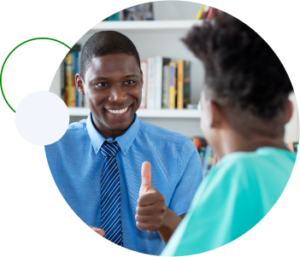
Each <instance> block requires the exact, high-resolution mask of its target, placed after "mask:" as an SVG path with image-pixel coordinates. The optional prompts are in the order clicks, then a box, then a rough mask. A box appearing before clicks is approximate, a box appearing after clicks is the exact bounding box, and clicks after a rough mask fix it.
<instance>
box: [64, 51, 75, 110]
mask: <svg viewBox="0 0 300 257" xmlns="http://www.w3.org/2000/svg"><path fill="white" fill-rule="evenodd" d="M65 64H66V70H65V72H66V93H67V106H68V107H74V106H75V104H74V103H75V101H74V100H75V97H74V93H75V92H73V89H74V87H73V72H72V54H71V53H68V54H67V56H66V57H65Z"/></svg>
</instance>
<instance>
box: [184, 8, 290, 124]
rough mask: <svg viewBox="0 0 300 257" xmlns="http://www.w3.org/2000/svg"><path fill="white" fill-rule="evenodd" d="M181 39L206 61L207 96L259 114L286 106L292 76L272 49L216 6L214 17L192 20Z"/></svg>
mask: <svg viewBox="0 0 300 257" xmlns="http://www.w3.org/2000/svg"><path fill="white" fill-rule="evenodd" d="M183 42H184V43H185V44H186V45H187V47H188V48H189V49H190V50H191V51H192V52H193V53H194V54H195V56H196V57H197V58H198V59H200V60H201V61H202V62H203V64H204V67H205V70H206V75H205V92H207V95H208V97H209V98H210V99H211V100H214V101H215V102H216V103H219V104H220V105H221V106H222V107H224V108H226V107H229V109H231V110H232V109H237V108H238V109H240V110H243V111H245V110H247V111H249V113H251V115H254V116H255V117H259V118H262V119H263V120H271V119H272V118H274V117H276V115H277V114H278V112H279V111H280V110H285V107H286V104H287V101H288V96H289V93H290V92H292V91H293V87H292V84H291V82H290V79H289V77H288V75H287V73H286V71H285V69H284V67H283V65H282V63H281V62H280V60H279V59H278V57H277V55H276V54H275V53H274V51H273V50H272V49H271V48H270V46H269V45H268V44H267V43H266V42H265V41H264V40H263V39H262V38H261V37H260V36H259V35H258V34H257V33H256V32H255V31H254V30H252V29H251V28H250V27H249V26H247V25H246V24H244V23H243V22H241V21H240V20H238V19H236V18H234V17H233V16H231V15H229V14H227V13H224V12H216V13H215V17H214V19H212V20H206V21H205V22H204V24H202V25H201V26H194V27H193V28H192V29H191V30H190V31H189V33H188V35H187V36H186V38H185V39H183ZM228 113H230V112H228ZM235 118H236V117H235ZM232 119H233V118H232Z"/></svg>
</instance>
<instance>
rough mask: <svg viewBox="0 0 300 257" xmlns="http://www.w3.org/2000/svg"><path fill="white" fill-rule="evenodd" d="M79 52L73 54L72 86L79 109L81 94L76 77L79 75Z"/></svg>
mask: <svg viewBox="0 0 300 257" xmlns="http://www.w3.org/2000/svg"><path fill="white" fill-rule="evenodd" d="M78 55H79V53H78V52H72V73H73V74H72V86H73V91H74V93H73V94H74V99H75V100H74V106H76V107H79V94H80V93H79V92H78V90H77V88H76V82H75V75H76V73H78Z"/></svg>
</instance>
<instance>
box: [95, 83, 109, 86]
mask: <svg viewBox="0 0 300 257" xmlns="http://www.w3.org/2000/svg"><path fill="white" fill-rule="evenodd" d="M105 86H107V83H106V82H100V83H98V84H97V85H96V87H105Z"/></svg>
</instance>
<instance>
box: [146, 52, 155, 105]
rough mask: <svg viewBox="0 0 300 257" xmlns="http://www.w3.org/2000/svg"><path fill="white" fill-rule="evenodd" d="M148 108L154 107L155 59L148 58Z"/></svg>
mask: <svg viewBox="0 0 300 257" xmlns="http://www.w3.org/2000/svg"><path fill="white" fill-rule="evenodd" d="M147 61H148V83H147V84H148V85H147V109H154V77H155V74H154V72H155V59H154V58H152V57H151V58H148V60H147Z"/></svg>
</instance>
